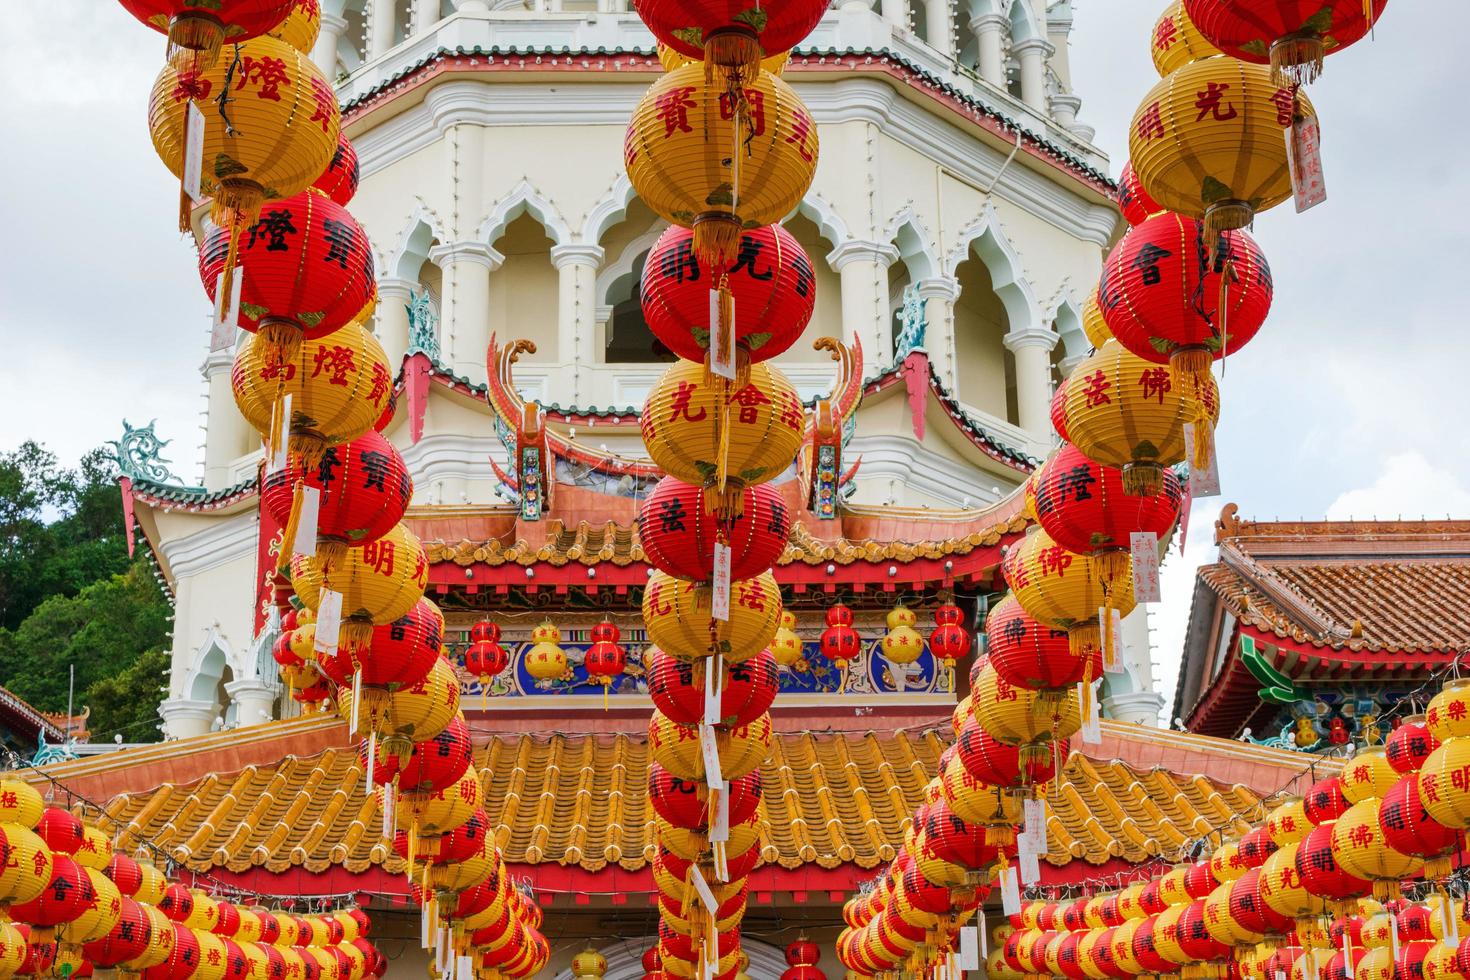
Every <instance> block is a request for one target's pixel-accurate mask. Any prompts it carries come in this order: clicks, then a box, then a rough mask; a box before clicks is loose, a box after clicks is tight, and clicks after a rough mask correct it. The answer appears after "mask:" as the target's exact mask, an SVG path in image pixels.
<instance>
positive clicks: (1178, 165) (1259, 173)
mask: <svg viewBox="0 0 1470 980" xmlns="http://www.w3.org/2000/svg"><path fill="white" fill-rule="evenodd" d="M1315 114H1316V110H1314V109H1313V108H1312V103H1311V102H1310V101H1309V100H1308V99H1307V97H1306V96H1305V95H1303V94H1300V93H1294V92H1293V91H1292V89H1291V88H1282V87H1281V86H1278V85H1276V84H1275V83H1274V82H1273V81H1272V80H1271V69H1270V68H1269V67H1267V66H1265V65H1250V64H1246V63H1245V62H1243V61H1237V60H1235V59H1234V58H1206V59H1205V60H1203V61H1196V62H1193V63H1191V64H1186V65H1183V66H1182V67H1180V68H1177V69H1175V70H1174V71H1173V72H1171V73H1170V74H1169V75H1167V76H1166V77H1165V78H1164V79H1163V80H1162V81H1160V82H1159V83H1158V84H1157V85H1155V86H1154V87H1153V89H1152V90H1151V91H1150V92H1149V93H1148V94H1147V95H1145V96H1144V97H1143V102H1142V103H1141V104H1140V105H1139V107H1138V111H1137V113H1136V114H1135V115H1134V117H1133V123H1132V125H1131V127H1130V128H1129V131H1128V150H1129V155H1130V156H1131V157H1132V161H1133V167H1134V169H1135V170H1136V171H1137V172H1138V179H1139V181H1140V182H1141V183H1142V184H1143V189H1144V190H1145V191H1147V192H1148V195H1149V196H1150V197H1152V198H1153V199H1154V200H1155V201H1157V202H1158V203H1159V205H1160V206H1161V207H1163V208H1164V209H1166V210H1169V211H1175V212H1178V213H1179V214H1183V215H1187V216H1188V217H1192V218H1199V219H1202V220H1203V221H1204V223H1205V233H1206V234H1207V235H1210V236H1215V235H1218V234H1219V233H1220V232H1223V231H1227V230H1229V229H1232V228H1245V227H1247V226H1249V225H1250V223H1251V221H1252V220H1253V219H1254V217H1255V215H1256V214H1257V213H1258V212H1261V211H1265V210H1266V209H1267V208H1272V207H1275V206H1276V205H1277V204H1280V203H1281V202H1282V201H1284V200H1286V199H1287V198H1288V197H1290V196H1291V174H1290V171H1289V169H1288V166H1287V144H1288V142H1289V141H1288V137H1289V135H1290V133H1289V130H1290V129H1291V127H1292V123H1293V121H1294V119H1295V118H1296V117H1297V116H1301V117H1310V116H1313V115H1315Z"/></svg>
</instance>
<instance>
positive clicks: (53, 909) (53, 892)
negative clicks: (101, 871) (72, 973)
mask: <svg viewBox="0 0 1470 980" xmlns="http://www.w3.org/2000/svg"><path fill="white" fill-rule="evenodd" d="M95 898H96V892H95V891H94V890H93V888H92V881H91V879H90V878H88V877H87V873H86V870H85V869H84V868H82V866H81V865H79V864H77V863H76V862H75V861H73V860H72V859H71V858H69V857H67V856H66V855H65V854H53V855H52V856H51V874H50V877H49V878H48V879H47V880H46V882H45V886H44V887H43V888H42V889H41V890H40V893H39V894H37V895H36V896H35V897H34V898H32V899H31V900H30V901H27V902H13V903H12V904H11V906H10V915H11V917H12V918H15V919H18V920H20V921H21V922H28V923H30V924H31V925H32V926H37V927H40V928H42V929H50V928H52V927H54V926H58V925H61V924H62V923H65V922H71V921H72V920H73V919H76V918H78V917H80V916H81V915H82V913H83V912H85V911H87V909H88V908H90V907H91V905H92V903H93V901H94V900H95ZM48 941H49V937H48Z"/></svg>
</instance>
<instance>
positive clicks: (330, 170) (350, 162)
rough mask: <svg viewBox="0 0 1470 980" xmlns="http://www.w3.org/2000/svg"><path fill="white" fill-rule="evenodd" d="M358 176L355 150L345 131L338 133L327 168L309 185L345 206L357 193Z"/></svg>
mask: <svg viewBox="0 0 1470 980" xmlns="http://www.w3.org/2000/svg"><path fill="white" fill-rule="evenodd" d="M359 176H360V171H359V168H358V165H357V150H356V148H354V147H353V145H352V141H351V140H350V139H348V138H347V134H346V133H338V134H337V150H336V152H335V153H333V154H332V162H331V163H329V164H327V169H326V170H323V171H322V175H321V176H320V177H318V178H317V179H316V180H315V181H314V182H313V183H312V185H311V186H312V189H314V190H316V191H319V192H320V193H322V194H325V195H326V196H327V197H329V198H331V199H332V200H333V201H334V202H336V203H337V204H340V205H341V206H342V207H344V208H345V207H346V206H347V203H348V202H349V201H351V200H352V197H353V195H354V194H356V193H357V181H358V178H359Z"/></svg>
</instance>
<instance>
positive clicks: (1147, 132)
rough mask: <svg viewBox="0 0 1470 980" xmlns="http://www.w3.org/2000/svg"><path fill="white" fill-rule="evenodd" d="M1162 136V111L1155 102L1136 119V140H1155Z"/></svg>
mask: <svg viewBox="0 0 1470 980" xmlns="http://www.w3.org/2000/svg"><path fill="white" fill-rule="evenodd" d="M1163 135H1164V117H1163V111H1162V110H1161V109H1160V108H1159V103H1157V102H1155V103H1154V104H1153V105H1151V106H1149V107H1148V108H1147V109H1146V110H1144V113H1143V115H1141V116H1139V117H1138V138H1139V139H1145V140H1156V139H1159V138H1160V137H1162V136H1163Z"/></svg>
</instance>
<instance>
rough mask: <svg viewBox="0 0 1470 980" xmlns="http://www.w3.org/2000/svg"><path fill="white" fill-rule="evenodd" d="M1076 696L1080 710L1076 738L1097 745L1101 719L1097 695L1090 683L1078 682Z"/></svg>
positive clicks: (1099, 738)
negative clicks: (1080, 718) (1079, 725)
mask: <svg viewBox="0 0 1470 980" xmlns="http://www.w3.org/2000/svg"><path fill="white" fill-rule="evenodd" d="M1077 697H1078V699H1079V702H1080V704H1081V710H1082V728H1081V729H1080V730H1079V731H1078V733H1077V735H1078V738H1079V739H1081V740H1082V742H1083V743H1084V744H1087V745H1098V744H1101V742H1102V719H1101V718H1100V717H1099V716H1098V711H1097V697H1096V694H1095V692H1094V691H1093V689H1092V685H1091V684H1078V685H1077Z"/></svg>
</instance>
